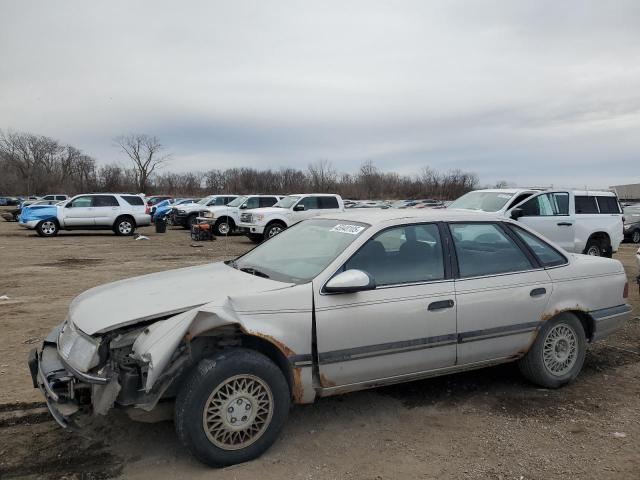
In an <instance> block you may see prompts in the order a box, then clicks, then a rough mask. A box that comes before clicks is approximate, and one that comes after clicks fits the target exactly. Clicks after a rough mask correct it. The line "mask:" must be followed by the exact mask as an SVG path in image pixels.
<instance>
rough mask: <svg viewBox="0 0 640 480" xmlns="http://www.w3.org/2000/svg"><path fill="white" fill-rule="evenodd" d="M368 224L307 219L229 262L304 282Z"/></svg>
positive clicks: (284, 279)
mask: <svg viewBox="0 0 640 480" xmlns="http://www.w3.org/2000/svg"><path fill="white" fill-rule="evenodd" d="M368 226H369V225H367V224H364V223H359V222H352V221H340V220H325V219H316V220H307V221H304V222H300V223H298V224H297V225H295V226H293V227H291V228H288V229H286V230H285V231H283V232H282V233H280V234H278V235H277V236H275V237H273V238H271V239H270V240H269V241H268V242H265V243H263V244H262V245H260V246H258V247H256V248H254V249H253V250H251V251H250V252H249V253H247V254H245V255H244V256H242V257H240V258H238V259H237V260H235V261H234V262H231V266H233V267H235V268H238V269H239V270H243V271H246V272H247V273H251V274H254V275H257V276H260V277H265V278H271V279H273V280H277V281H280V282H287V283H306V282H308V281H310V280H311V279H313V278H315V277H316V275H318V274H319V273H320V272H322V271H323V270H324V269H325V268H327V266H328V265H329V264H330V263H331V262H332V261H333V260H334V259H335V258H336V257H337V256H338V255H340V254H341V253H342V252H343V251H344V249H345V248H347V247H348V246H349V245H350V244H351V243H352V242H353V241H354V240H355V239H356V238H358V237H359V236H360V235H362V232H364V231H365V230H366V229H367V228H368Z"/></svg>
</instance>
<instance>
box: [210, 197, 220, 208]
mask: <svg viewBox="0 0 640 480" xmlns="http://www.w3.org/2000/svg"><path fill="white" fill-rule="evenodd" d="M212 205H216V206H218V205H224V199H223V198H222V197H214V198H212V199H211V200H209V202H208V203H207V206H208V207H210V206H212Z"/></svg>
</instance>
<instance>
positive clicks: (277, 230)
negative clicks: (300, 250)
mask: <svg viewBox="0 0 640 480" xmlns="http://www.w3.org/2000/svg"><path fill="white" fill-rule="evenodd" d="M281 231H282V227H281V226H279V225H274V226H273V227H271V228H270V229H269V238H271V237H275V236H276V235H278V234H279V233H280V232H281Z"/></svg>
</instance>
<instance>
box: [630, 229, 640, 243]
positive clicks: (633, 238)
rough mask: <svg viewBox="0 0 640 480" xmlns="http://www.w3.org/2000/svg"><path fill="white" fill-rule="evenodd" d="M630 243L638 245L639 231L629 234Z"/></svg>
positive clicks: (639, 239)
mask: <svg viewBox="0 0 640 480" xmlns="http://www.w3.org/2000/svg"><path fill="white" fill-rule="evenodd" d="M631 241H632V242H633V243H640V230H634V231H633V233H632V234H631Z"/></svg>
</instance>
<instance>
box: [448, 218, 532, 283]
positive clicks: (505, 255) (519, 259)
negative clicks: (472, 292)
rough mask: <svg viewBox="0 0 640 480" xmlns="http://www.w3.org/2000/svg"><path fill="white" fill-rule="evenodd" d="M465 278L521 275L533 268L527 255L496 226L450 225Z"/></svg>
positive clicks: (486, 224) (461, 272) (483, 224)
mask: <svg viewBox="0 0 640 480" xmlns="http://www.w3.org/2000/svg"><path fill="white" fill-rule="evenodd" d="M450 228H451V234H452V235H453V243H454V245H455V248H456V254H457V256H458V268H459V269H460V276H461V277H477V276H481V275H494V274H498V273H509V272H519V271H522V270H529V269H530V268H532V267H533V265H532V264H531V262H530V261H529V259H528V258H527V256H526V255H525V253H524V252H523V251H522V250H520V247H518V245H516V243H515V242H514V241H513V240H511V238H509V236H508V235H507V234H506V233H505V232H504V231H503V230H502V229H501V228H500V227H499V226H498V225H496V224H493V223H452V224H450Z"/></svg>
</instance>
